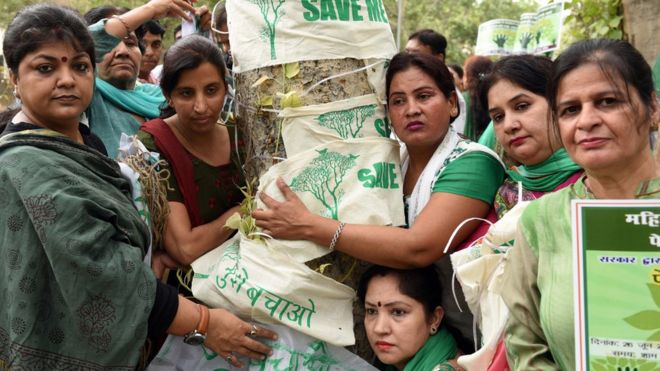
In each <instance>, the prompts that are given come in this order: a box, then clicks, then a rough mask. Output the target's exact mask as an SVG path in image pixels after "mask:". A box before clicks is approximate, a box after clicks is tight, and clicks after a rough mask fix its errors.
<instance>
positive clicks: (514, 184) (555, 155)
mask: <svg viewBox="0 0 660 371" xmlns="http://www.w3.org/2000/svg"><path fill="white" fill-rule="evenodd" d="M551 71H552V62H551V61H550V60H549V59H548V58H545V57H541V56H532V55H519V56H511V57H505V58H502V59H501V60H499V61H498V62H496V63H495V65H494V66H493V70H492V71H491V73H490V74H489V75H488V76H487V77H486V78H485V79H484V80H483V84H482V86H481V91H480V94H481V101H482V102H483V103H484V105H485V108H487V110H488V114H489V115H490V117H491V119H492V121H493V131H494V134H495V137H496V139H497V142H498V143H499V145H500V146H501V147H502V149H503V150H504V152H505V154H506V156H507V157H508V158H509V159H510V160H512V161H513V162H515V163H517V164H518V165H517V166H511V167H510V168H509V169H507V178H506V179H505V180H504V182H503V184H502V185H501V186H500V188H499V189H498V191H497V194H496V195H495V201H494V202H493V209H492V210H491V213H490V214H489V216H488V219H489V220H490V221H493V222H494V221H496V220H498V219H501V218H502V217H503V216H504V214H506V213H507V212H509V211H510V210H511V209H512V208H513V207H514V206H516V204H518V203H519V202H521V201H531V200H535V199H537V198H540V197H541V196H543V195H544V194H546V193H550V192H553V191H556V190H559V189H561V188H564V187H566V186H568V185H570V184H573V183H575V182H576V181H577V180H578V179H579V177H580V176H581V175H582V170H581V169H580V167H579V166H578V165H576V164H575V163H574V162H573V161H572V160H571V159H570V158H569V157H568V154H567V153H566V150H564V148H562V146H561V141H560V140H559V137H558V135H557V134H556V133H555V132H554V131H552V130H551V129H550V125H549V120H550V115H549V109H548V107H549V106H548V100H547V99H546V97H545V91H546V86H547V85H548V83H549V79H550V74H551ZM489 227H490V224H489V223H484V224H482V225H481V226H480V227H479V229H477V231H476V232H475V234H476V235H477V236H480V235H483V234H485V233H486V232H487V231H488V229H489ZM507 367H508V366H507V360H506V355H505V353H504V349H503V345H502V343H500V347H499V349H498V351H497V352H496V354H495V356H494V357H493V360H492V363H491V364H490V367H489V369H488V370H489V371H499V370H505V369H507Z"/></svg>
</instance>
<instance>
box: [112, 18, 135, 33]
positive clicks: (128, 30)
mask: <svg viewBox="0 0 660 371" xmlns="http://www.w3.org/2000/svg"><path fill="white" fill-rule="evenodd" d="M110 18H112V19H116V20H118V21H119V22H121V24H123V25H124V28H125V29H126V36H128V35H130V34H131V28H130V27H128V23H126V21H125V20H124V18H122V17H120V16H118V15H116V14H115V15H113V16H112V17H110Z"/></svg>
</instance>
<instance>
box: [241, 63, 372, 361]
mask: <svg viewBox="0 0 660 371" xmlns="http://www.w3.org/2000/svg"><path fill="white" fill-rule="evenodd" d="M299 66H300V72H299V73H298V74H297V75H296V76H295V77H293V78H292V79H286V78H285V76H284V68H283V66H272V67H264V68H259V69H256V70H252V71H247V72H243V73H240V74H237V75H236V101H237V112H238V116H237V122H238V125H239V127H240V128H241V130H242V131H243V138H244V140H245V154H244V157H245V158H244V159H243V164H244V169H245V172H246V176H247V179H248V180H252V179H255V178H259V177H260V176H261V175H262V174H263V173H264V172H266V171H267V170H268V168H269V167H271V166H272V165H274V164H276V163H277V162H279V160H278V159H284V158H286V151H285V149H284V144H283V143H282V139H281V135H280V125H281V120H280V119H278V117H277V112H273V111H277V110H279V109H280V108H281V107H280V100H278V99H277V98H276V95H277V93H286V92H289V91H294V90H295V91H297V92H299V93H300V94H302V92H304V91H306V90H307V89H309V88H310V87H312V86H313V85H314V84H316V83H317V82H319V81H321V80H323V79H325V78H328V77H330V76H335V75H338V74H341V73H344V72H350V71H355V70H358V69H360V68H363V67H364V66H365V65H364V62H363V61H362V60H358V59H348V58H347V59H333V60H318V61H303V62H299ZM263 76H266V77H268V78H269V79H268V80H267V81H266V82H264V83H262V84H261V85H259V86H256V87H253V85H254V84H255V82H257V81H258V80H259V79H260V78H262V77H263ZM371 93H374V90H373V88H372V87H371V86H370V85H369V83H368V81H367V74H366V71H364V70H363V71H360V72H356V73H352V74H349V75H345V76H342V77H339V78H335V79H331V80H328V81H326V82H324V83H323V84H321V85H319V86H317V87H315V88H314V89H313V90H312V91H310V92H309V94H307V95H304V96H301V100H302V105H303V106H307V105H316V104H323V103H329V102H333V101H337V100H343V99H349V98H353V97H359V96H363V95H367V94H371ZM266 96H272V97H274V99H273V106H272V107H262V106H260V101H261V99H262V98H263V97H266ZM264 109H266V110H264ZM269 110H270V111H269ZM326 264H329V266H327V267H326V268H325V269H324V270H323V274H324V275H326V276H328V277H330V278H332V279H334V280H336V281H338V282H341V283H343V284H345V285H347V286H350V287H352V288H353V289H356V288H357V285H358V282H359V279H360V277H361V276H362V274H363V273H364V271H365V270H366V268H367V267H368V266H369V264H368V263H366V262H363V261H358V260H356V259H354V258H352V257H350V256H348V255H346V254H343V253H340V252H336V251H335V252H332V253H330V254H328V255H326V256H323V257H321V258H318V259H315V260H313V261H310V262H307V265H308V266H309V267H310V268H312V269H314V270H319V267H320V266H321V265H326ZM363 312H364V310H363V308H361V306H360V305H359V303H357V301H356V302H355V304H354V307H353V315H354V316H353V318H354V330H355V339H356V344H355V345H354V346H352V347H349V350H351V351H352V352H354V353H356V354H357V355H359V356H361V357H362V358H364V359H366V360H367V361H371V360H372V359H373V352H372V350H371V347H370V346H369V342H368V341H367V339H366V333H365V331H364V324H363Z"/></svg>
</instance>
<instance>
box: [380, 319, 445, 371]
mask: <svg viewBox="0 0 660 371" xmlns="http://www.w3.org/2000/svg"><path fill="white" fill-rule="evenodd" d="M457 351H458V350H457V348H456V341H455V340H454V338H453V337H452V336H451V334H450V333H449V331H447V329H446V328H445V327H444V326H441V327H440V330H439V331H438V333H436V334H435V335H431V336H430V337H429V339H428V340H426V343H424V346H423V347H422V348H421V349H420V350H419V351H417V353H415V356H414V357H413V358H412V359H411V360H410V361H408V363H406V366H405V367H404V368H403V371H432V370H434V369H436V367H437V369H438V370H454V368H453V367H452V366H451V365H450V364H449V363H448V362H447V361H448V360H450V359H452V358H454V357H456V353H457ZM386 370H387V371H396V368H395V367H394V366H387V369H386Z"/></svg>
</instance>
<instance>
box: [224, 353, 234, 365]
mask: <svg viewBox="0 0 660 371" xmlns="http://www.w3.org/2000/svg"><path fill="white" fill-rule="evenodd" d="M233 359H234V355H233V354H231V353H229V355H228V356H227V358H226V360H227V363H231V361H232V360H233Z"/></svg>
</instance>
